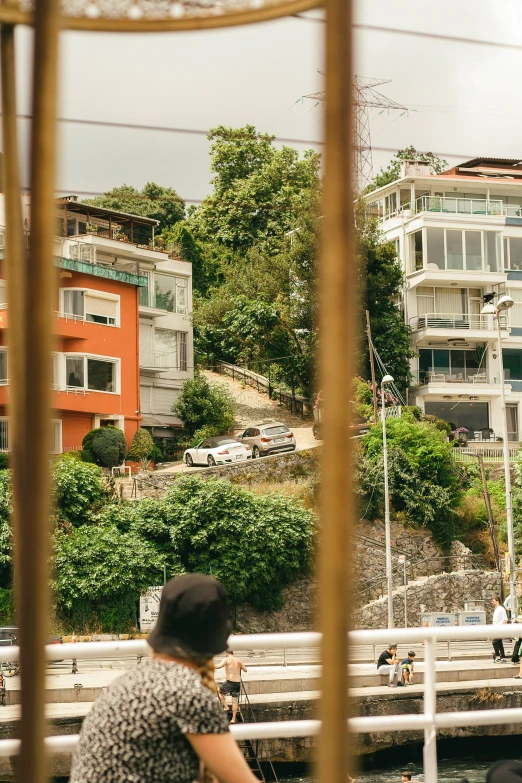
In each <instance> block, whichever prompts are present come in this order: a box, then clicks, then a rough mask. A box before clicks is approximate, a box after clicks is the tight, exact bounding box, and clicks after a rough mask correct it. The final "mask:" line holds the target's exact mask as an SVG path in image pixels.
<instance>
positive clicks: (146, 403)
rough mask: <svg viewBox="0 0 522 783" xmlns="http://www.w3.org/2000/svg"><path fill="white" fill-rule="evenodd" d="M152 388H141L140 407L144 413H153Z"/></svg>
mask: <svg viewBox="0 0 522 783" xmlns="http://www.w3.org/2000/svg"><path fill="white" fill-rule="evenodd" d="M150 388H151V387H150V386H140V407H141V412H142V413H151V412H152V408H151V406H150Z"/></svg>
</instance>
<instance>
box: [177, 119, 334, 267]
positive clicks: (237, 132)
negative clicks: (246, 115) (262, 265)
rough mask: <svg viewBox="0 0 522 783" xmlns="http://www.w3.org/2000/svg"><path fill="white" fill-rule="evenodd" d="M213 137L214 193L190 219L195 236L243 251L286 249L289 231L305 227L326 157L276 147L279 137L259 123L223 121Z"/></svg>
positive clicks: (310, 152)
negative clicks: (305, 209) (301, 217)
mask: <svg viewBox="0 0 522 783" xmlns="http://www.w3.org/2000/svg"><path fill="white" fill-rule="evenodd" d="M208 138H209V140H210V141H212V142H213V143H212V146H211V150H210V168H211V171H212V172H213V174H214V178H213V180H212V184H213V186H214V192H213V193H212V194H211V195H210V196H207V198H206V199H204V201H203V203H202V204H201V206H200V207H198V209H197V210H195V211H194V212H193V213H192V214H191V215H190V217H189V219H188V223H189V227H190V229H191V231H192V232H193V234H194V236H195V237H196V238H197V239H200V240H202V241H205V242H208V243H216V244H217V245H219V246H221V247H223V248H224V249H228V250H230V251H237V252H240V253H242V254H245V253H246V252H247V251H248V250H249V249H251V248H253V247H257V248H259V249H262V250H263V252H265V253H270V254H274V253H276V252H278V251H280V249H281V248H282V246H283V245H284V242H285V234H286V233H287V232H288V231H291V230H292V229H295V228H296V227H297V226H298V225H299V222H296V218H297V216H298V214H299V212H300V211H301V207H302V205H303V203H304V201H305V200H306V193H307V191H309V190H310V189H314V188H317V184H318V178H319V163H320V156H319V155H318V154H317V153H315V152H313V151H311V150H308V151H307V152H305V153H304V156H303V157H302V158H301V157H300V156H299V153H298V152H296V150H294V149H292V148H290V147H283V148H282V149H276V148H275V147H274V146H273V141H274V136H269V135H267V134H260V133H258V132H257V131H256V129H255V127H254V126H253V125H246V126H245V127H244V128H237V129H234V128H226V127H224V126H222V125H221V126H219V127H218V128H214V129H213V130H212V131H211V132H210V134H209V136H208Z"/></svg>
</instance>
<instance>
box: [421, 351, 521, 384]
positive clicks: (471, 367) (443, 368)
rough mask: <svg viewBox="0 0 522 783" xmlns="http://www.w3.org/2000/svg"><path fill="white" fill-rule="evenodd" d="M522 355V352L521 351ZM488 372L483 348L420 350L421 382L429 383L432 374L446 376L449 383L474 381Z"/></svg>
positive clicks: (445, 378)
mask: <svg viewBox="0 0 522 783" xmlns="http://www.w3.org/2000/svg"><path fill="white" fill-rule="evenodd" d="M521 353H522V351H521ZM485 372H486V356H485V354H484V350H483V346H477V348H476V349H475V350H474V351H459V350H455V351H454V350H449V349H448V350H432V349H431V348H421V349H420V350H419V382H420V383H427V382H428V381H429V379H430V374H431V373H433V374H435V375H439V376H440V375H444V379H442V378H439V380H446V381H449V382H452V381H455V382H458V381H461V382H462V381H465V380H469V379H473V376H474V375H477V373H481V374H483V373H485Z"/></svg>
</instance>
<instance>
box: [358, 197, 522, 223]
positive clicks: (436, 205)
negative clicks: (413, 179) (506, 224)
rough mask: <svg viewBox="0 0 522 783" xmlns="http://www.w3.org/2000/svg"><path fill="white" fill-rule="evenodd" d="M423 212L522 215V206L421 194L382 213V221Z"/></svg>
mask: <svg viewBox="0 0 522 783" xmlns="http://www.w3.org/2000/svg"><path fill="white" fill-rule="evenodd" d="M372 207H373V205H369V214H373V215H374V214H375V208H374V207H373V209H372ZM422 212H430V213H441V214H445V215H476V216H477V217H480V218H484V217H496V218H498V217H500V218H502V217H520V218H522V208H521V207H519V206H517V205H516V204H506V203H505V202H504V201H502V200H500V199H479V198H477V199H475V198H459V197H458V196H455V197H453V196H419V198H417V199H415V201H414V202H413V203H412V202H409V203H407V204H402V205H401V206H400V207H397V208H396V209H393V210H388V211H386V212H383V213H382V214H381V215H380V218H381V220H382V221H385V220H390V219H391V218H394V217H398V216H399V215H401V216H403V217H405V218H406V219H411V218H413V217H414V216H415V215H419V214H421V213H422Z"/></svg>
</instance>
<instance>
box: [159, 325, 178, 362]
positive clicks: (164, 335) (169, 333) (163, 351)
mask: <svg viewBox="0 0 522 783" xmlns="http://www.w3.org/2000/svg"><path fill="white" fill-rule="evenodd" d="M154 348H155V351H156V358H158V354H160V355H161V356H162V357H163V358H164V360H165V362H166V363H167V364H168V366H169V367H177V366H178V332H175V331H174V330H173V329H156V330H155V331H154ZM166 366H167V365H166Z"/></svg>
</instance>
